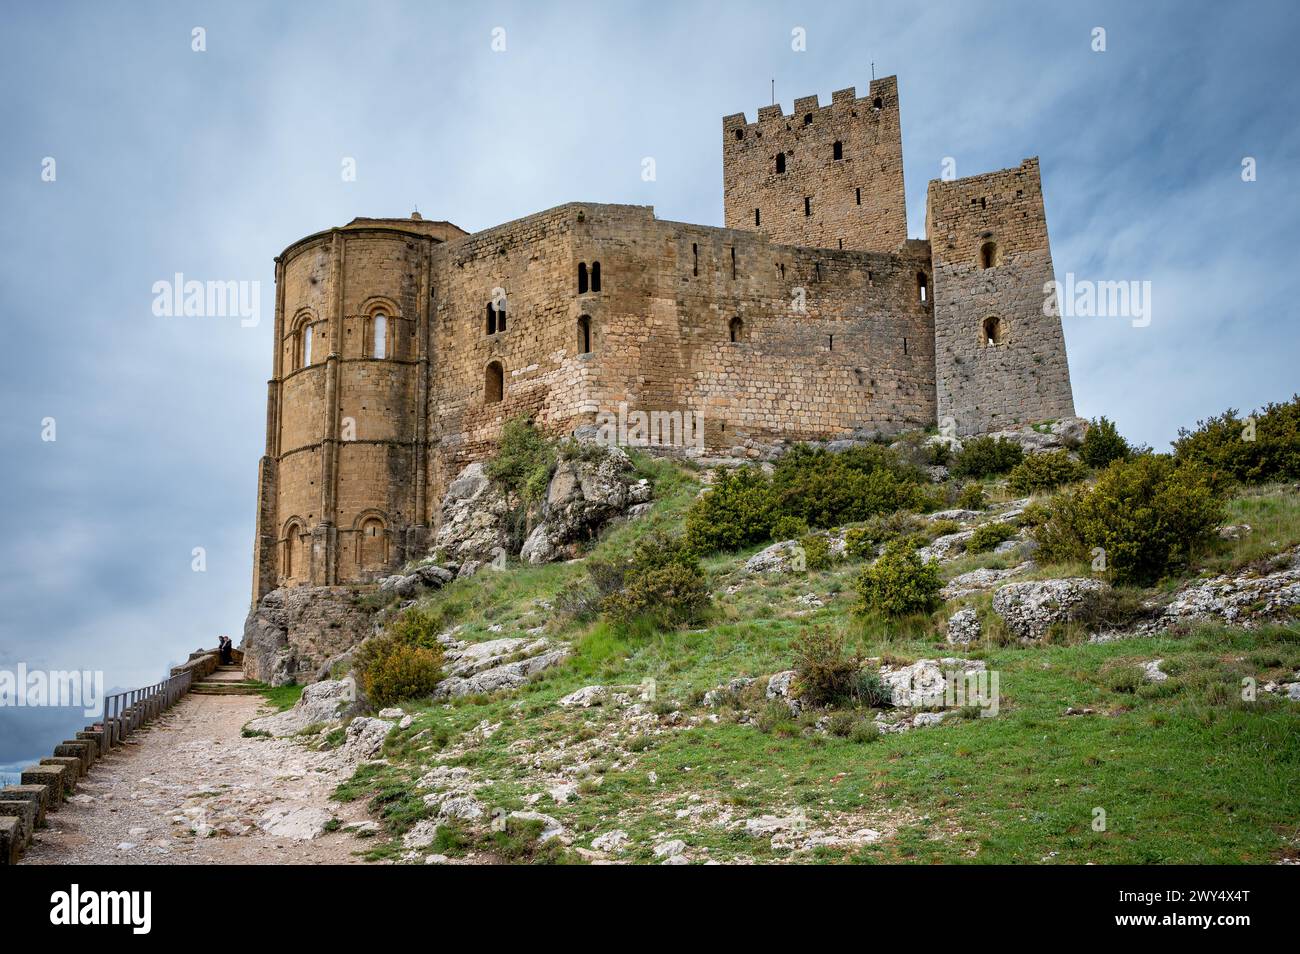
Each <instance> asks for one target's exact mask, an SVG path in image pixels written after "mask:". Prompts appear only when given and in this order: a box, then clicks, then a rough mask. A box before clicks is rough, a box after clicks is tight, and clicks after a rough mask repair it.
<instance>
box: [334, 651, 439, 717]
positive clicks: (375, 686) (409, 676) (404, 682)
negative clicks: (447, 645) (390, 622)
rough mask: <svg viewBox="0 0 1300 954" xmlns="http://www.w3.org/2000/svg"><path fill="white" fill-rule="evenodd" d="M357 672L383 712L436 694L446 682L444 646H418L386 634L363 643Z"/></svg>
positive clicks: (370, 697) (373, 700)
mask: <svg viewBox="0 0 1300 954" xmlns="http://www.w3.org/2000/svg"><path fill="white" fill-rule="evenodd" d="M353 669H354V671H355V672H356V673H357V678H358V680H359V682H360V683H361V688H362V690H363V691H364V692H365V694H366V698H368V699H369V700H370V703H371V704H372V705H373V706H375V707H376V708H379V709H382V708H384V707H385V706H390V705H393V704H394V703H397V702H401V701H402V700H404V699H413V698H417V697H419V696H427V695H429V694H430V693H431V692H433V689H434V687H435V686H436V685H437V684H438V683H439V682H440V681H442V676H443V673H442V647H441V646H439V645H437V644H436V643H435V644H434V645H433V646H432V647H429V646H417V645H413V644H412V643H409V642H407V641H406V640H405V639H403V638H402V637H401V636H397V635H394V634H393V633H383V634H381V635H379V636H373V637H371V638H370V639H368V640H366V641H365V642H364V643H362V644H361V646H360V648H358V649H357V655H356V659H355V661H354V663H353Z"/></svg>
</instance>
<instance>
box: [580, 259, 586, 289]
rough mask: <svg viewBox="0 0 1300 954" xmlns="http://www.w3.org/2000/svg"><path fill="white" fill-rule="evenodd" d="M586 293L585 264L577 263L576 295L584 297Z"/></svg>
mask: <svg viewBox="0 0 1300 954" xmlns="http://www.w3.org/2000/svg"><path fill="white" fill-rule="evenodd" d="M586 293H587V263H586V262H579V263H578V294H579V295H585V294H586Z"/></svg>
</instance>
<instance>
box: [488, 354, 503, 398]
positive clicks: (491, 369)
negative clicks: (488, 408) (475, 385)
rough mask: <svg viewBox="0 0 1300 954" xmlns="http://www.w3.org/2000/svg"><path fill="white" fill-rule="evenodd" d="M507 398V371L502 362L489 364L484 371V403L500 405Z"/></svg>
mask: <svg viewBox="0 0 1300 954" xmlns="http://www.w3.org/2000/svg"><path fill="white" fill-rule="evenodd" d="M503 397H505V369H503V368H502V367H501V362H500V361H492V362H489V363H488V366H487V368H486V369H485V370H484V371H483V403H484V404H500V403H501V399H502V398H503Z"/></svg>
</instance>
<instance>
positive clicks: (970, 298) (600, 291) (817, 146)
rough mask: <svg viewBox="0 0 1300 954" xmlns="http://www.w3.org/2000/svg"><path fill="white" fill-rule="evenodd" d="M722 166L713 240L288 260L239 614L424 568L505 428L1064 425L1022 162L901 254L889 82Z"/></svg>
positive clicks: (953, 198)
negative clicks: (448, 496)
mask: <svg viewBox="0 0 1300 954" xmlns="http://www.w3.org/2000/svg"><path fill="white" fill-rule="evenodd" d="M722 155H723V182H724V194H725V221H726V227H725V228H716V227H712V226H703V225H690V224H685V223H680V222H666V221H662V220H660V219H658V218H656V217H655V214H654V210H653V209H652V208H648V207H643V206H628V205H596V204H587V203H571V204H568V205H562V206H559V207H557V208H553V209H549V210H547V211H545V212H539V213H537V214H535V215H531V216H528V217H526V218H522V219H519V220H517V221H514V222H509V223H507V224H505V225H500V226H497V227H495V228H490V229H486V230H484V231H481V232H477V233H474V234H468V233H466V232H464V231H463V230H462V229H459V228H457V227H456V226H455V225H452V224H450V223H448V222H434V221H426V220H424V219H422V218H421V217H420V216H419V215H418V214H416V215H413V216H412V217H411V218H410V219H370V218H359V219H355V220H354V221H352V222H350V223H349V224H347V225H345V226H342V227H338V228H332V229H328V230H326V231H323V232H318V233H316V234H314V235H309V236H307V237H306V238H304V239H301V240H299V241H297V242H294V243H293V244H292V245H290V246H289V247H288V248H287V249H285V250H284V252H282V253H281V254H280V256H279V257H278V258H277V259H276V303H275V342H276V345H275V351H274V355H273V358H272V361H273V366H272V372H271V379H270V382H269V384H268V394H267V416H266V453H265V456H263V457H262V460H261V464H260V475H259V476H260V480H259V494H258V520H257V522H258V530H257V537H256V542H255V547H254V580H253V602H254V605H255V606H256V605H257V603H258V602H259V601H260V600H261V599H262V598H263V597H264V596H265V595H266V594H268V593H270V592H272V591H273V590H276V589H278V588H281V587H295V586H313V587H337V586H340V585H346V584H353V583H366V582H371V581H374V580H375V579H377V578H379V577H381V576H384V575H386V574H388V573H391V572H392V570H393V569H394V568H395V567H398V566H400V565H401V564H402V563H404V562H405V561H407V560H408V559H412V558H415V557H418V556H423V555H424V554H425V553H426V552H427V551H428V547H429V542H430V539H431V536H432V534H433V532H434V531H435V530H436V527H435V526H434V524H435V523H436V522H437V515H438V505H439V502H440V501H441V498H442V495H443V493H444V491H445V490H446V488H447V486H448V484H449V482H450V481H451V480H452V479H453V478H454V477H455V475H456V474H457V473H458V472H459V471H460V469H461V468H462V467H464V466H465V465H466V464H468V463H471V462H473V461H476V460H481V459H483V458H484V457H485V456H487V455H488V454H489V453H490V452H491V450H492V448H493V447H494V445H495V442H496V441H497V439H498V437H499V435H500V432H501V427H502V424H503V423H504V422H505V421H507V420H509V419H510V418H513V417H516V416H520V415H526V416H528V417H530V418H531V419H532V420H533V421H534V422H535V423H536V424H537V425H538V426H539V427H541V428H543V429H545V430H547V431H549V432H552V433H564V432H570V431H572V430H573V429H574V428H576V427H579V426H582V425H589V424H591V423H593V422H594V421H595V419H596V415H597V414H598V413H601V412H607V413H615V412H617V410H618V408H619V406H620V405H625V406H626V407H627V408H630V409H632V410H639V411H645V412H654V411H659V412H674V411H677V412H687V411H692V412H697V413H699V414H701V415H702V416H703V421H704V447H703V449H702V450H703V453H704V454H705V455H707V456H710V457H717V456H734V455H737V454H739V455H749V456H755V455H756V454H758V453H762V452H763V450H762V449H764V448H767V449H770V448H773V447H779V446H781V445H786V444H789V443H792V442H797V441H804V440H835V439H845V438H854V437H862V436H864V435H868V434H871V435H875V434H888V433H893V432H897V431H901V430H906V429H912V428H920V427H925V426H928V425H932V424H935V423H936V422H941V423H943V424H945V425H948V426H950V427H953V428H955V429H956V431H957V433H960V434H970V433H980V432H985V431H989V430H993V429H997V428H1001V427H1005V426H1010V425H1013V424H1022V423H1028V422H1034V421H1041V420H1047V419H1051V418H1058V417H1066V416H1070V415H1072V414H1073V412H1074V407H1073V398H1072V395H1071V390H1070V376H1069V368H1068V365H1067V363H1066V355H1065V344H1064V339H1063V337H1062V334H1061V323H1060V319H1059V317H1058V316H1057V315H1055V314H1052V313H1051V309H1050V308H1045V307H1044V300H1045V298H1046V295H1045V292H1044V288H1043V286H1044V284H1045V283H1046V282H1048V281H1049V280H1050V279H1051V278H1052V259H1051V252H1050V249H1049V246H1048V237H1047V223H1046V218H1045V215H1044V211H1043V197H1042V187H1041V182H1040V179H1039V168H1038V161H1037V160H1036V159H1027V160H1025V161H1024V162H1023V163H1021V165H1020V166H1019V167H1017V168H1015V169H1008V170H1003V171H1000V172H993V173H989V174H987V175H980V176H974V177H971V178H966V179H957V180H954V181H940V180H936V181H933V182H931V183H930V186H929V193H928V207H927V213H926V234H927V236H928V238H927V239H926V240H916V239H908V238H907V217H906V203H905V199H904V192H903V162H902V138H901V133H900V126H899V96H898V83H897V80H896V78H895V77H892V76H890V77H885V78H882V79H878V80H873V81H872V82H871V87H870V90H869V92H868V93H867V95H866V96H863V97H858V96H857V95H856V93H855V91H854V90H853V89H845V90H840V91H839V92H836V93H834V94H833V95H832V97H831V102H830V104H829V105H826V106H822V105H820V104H819V103H818V101H817V97H815V96H811V97H805V98H802V99H799V100H796V102H795V111H794V114H793V115H789V116H787V115H785V114H784V113H783V111H782V109H781V107H780V106H764V107H762V108H761V109H760V110H759V111H758V120H757V122H754V123H749V122H747V121H746V117H745V115H744V114H743V113H737V114H735V115H731V116H727V117H725V118H724V119H723V121H722ZM1045 311H1046V312H1047V313H1045Z"/></svg>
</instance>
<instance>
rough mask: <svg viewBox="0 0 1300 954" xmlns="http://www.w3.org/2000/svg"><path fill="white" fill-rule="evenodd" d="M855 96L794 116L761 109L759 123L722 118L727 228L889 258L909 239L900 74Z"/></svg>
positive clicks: (807, 104)
mask: <svg viewBox="0 0 1300 954" xmlns="http://www.w3.org/2000/svg"><path fill="white" fill-rule="evenodd" d="M855 97H856V93H855V91H854V89H853V88H852V87H850V88H849V89H842V90H839V91H837V92H835V93H833V94H832V95H831V102H830V104H829V105H827V106H820V105H818V101H817V97H816V96H804V97H802V98H799V99H796V100H795V101H794V113H793V114H792V115H790V116H786V115H784V114H783V113H782V111H781V106H780V105H779V104H778V105H773V106H763V107H761V108H760V109H759V111H758V122H756V123H746V122H745V114H744V113H736V114H735V115H732V116H727V117H726V118H724V119H723V120H722V169H723V176H722V178H723V198H724V205H725V209H726V211H725V221H726V225H727V227H728V228H732V229H748V230H754V231H759V232H762V233H763V234H765V235H768V236H769V237H771V238H772V240H773V241H776V242H784V243H786V244H789V245H803V246H809V247H813V248H834V249H869V250H873V251H880V252H890V251H893V250H895V249H897V248H898V247H899V246H901V245H902V244H903V243H904V242H905V241H906V240H907V206H906V199H905V196H904V191H903V142H902V133H901V131H900V126H899V103H898V80H897V77H893V76H886V77H882V78H881V79H878V80H872V82H871V90H870V92H869V93H868V94H867V95H866V96H864V97H862V98H860V99H859V98H855ZM836 143H839V144H840V158H839V159H836V158H835V144H836ZM778 156H783V157H784V160H783V162H784V166H783V167H780V166H778V164H777V161H778V160H777V157H778ZM756 212H757V216H756V215H755V213H756Z"/></svg>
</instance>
